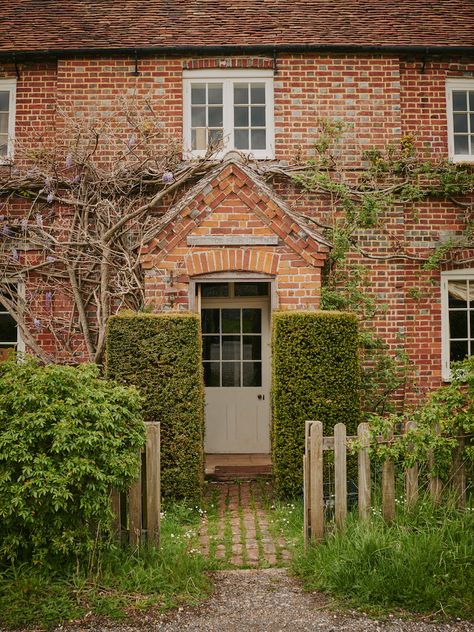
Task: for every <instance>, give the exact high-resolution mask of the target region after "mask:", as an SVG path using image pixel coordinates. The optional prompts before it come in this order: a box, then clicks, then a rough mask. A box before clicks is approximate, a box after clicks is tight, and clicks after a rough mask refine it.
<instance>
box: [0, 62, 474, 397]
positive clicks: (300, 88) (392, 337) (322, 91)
mask: <svg viewBox="0 0 474 632" xmlns="http://www.w3.org/2000/svg"><path fill="white" fill-rule="evenodd" d="M272 65H273V60H271V59H268V58H266V59H264V60H255V59H250V60H247V59H240V58H236V59H234V60H220V59H211V60H199V61H198V62H196V61H193V60H190V59H188V58H185V59H181V58H177V57H176V58H168V59H165V58H157V57H153V56H148V57H145V58H144V59H140V60H139V71H140V75H139V76H134V74H133V72H134V69H135V61H134V60H133V59H132V58H125V57H121V56H115V57H114V56H110V57H109V58H101V59H91V58H75V59H60V60H58V62H57V63H53V62H44V63H35V64H20V65H19V67H18V70H19V74H20V78H19V80H18V92H17V132H16V136H17V141H18V142H19V143H20V144H24V145H29V146H35V145H37V143H38V142H39V141H40V140H41V139H48V140H51V142H56V143H61V144H62V142H63V140H64V135H65V123H64V118H63V112H65V113H66V114H67V115H71V116H72V115H74V116H79V117H95V118H97V119H101V120H105V119H107V118H108V117H110V115H111V114H116V113H118V112H121V111H122V110H123V101H124V100H125V101H127V100H129V101H133V100H138V102H139V103H140V107H141V108H142V110H141V111H142V115H143V116H144V117H146V116H149V115H150V112H149V109H148V108H147V105H146V104H147V103H149V104H150V105H151V106H152V108H153V111H154V113H155V114H156V115H157V117H158V118H159V119H160V121H161V124H162V126H163V130H165V135H169V136H170V137H177V138H178V139H179V138H180V137H181V134H182V70H183V67H186V68H191V67H224V66H227V67H228V66H234V67H235V66H241V67H245V66H249V67H265V68H268V67H271V66H272ZM15 72H16V71H15V68H14V67H13V66H12V65H1V64H0V77H13V76H15ZM456 76H474V63H473V62H472V61H471V62H469V61H468V60H463V59H452V60H449V59H448V60H446V59H433V58H430V59H428V60H426V62H425V63H424V64H423V60H421V59H417V60H407V59H403V60H400V59H398V58H396V57H393V56H369V55H360V56H354V55H309V54H305V55H281V56H278V59H277V60H276V74H275V80H274V88H275V143H276V146H275V149H276V157H277V159H279V160H287V161H289V162H291V161H292V160H293V159H294V158H296V157H301V156H303V157H306V156H310V155H311V153H312V140H313V138H315V136H316V135H317V130H318V120H319V119H321V118H331V119H332V118H340V119H343V120H344V121H346V122H348V123H350V124H351V125H352V128H350V129H349V130H348V131H347V132H346V134H345V143H344V145H343V146H341V149H340V153H341V157H342V160H343V162H344V164H345V166H346V167H347V168H348V169H351V168H355V169H357V167H358V166H359V165H360V162H359V157H360V151H361V150H363V149H365V148H369V147H374V146H375V147H380V148H381V147H383V146H384V145H386V144H387V143H390V142H398V141H399V140H400V139H401V138H403V137H404V136H408V135H413V137H414V139H415V142H416V143H417V145H418V146H419V147H420V148H424V149H425V150H426V155H427V156H444V157H447V138H446V135H447V131H446V97H445V81H446V78H447V77H456ZM115 132H116V137H115V138H114V140H113V142H111V144H110V145H108V146H106V147H105V146H104V147H103V148H100V152H102V153H100V152H99V155H101V156H102V157H103V158H104V160H105V159H107V158H108V157H111V156H112V155H113V153H114V152H115V151H117V150H120V147H121V145H122V144H125V143H126V141H127V138H128V136H129V133H130V127H129V126H128V124H127V122H126V120H125V118H122V124H121V126H120V128H119V129H116V130H115ZM55 135H56V137H55ZM274 186H275V188H276V190H277V191H278V193H279V194H280V195H282V196H283V197H284V198H285V199H286V200H287V202H288V203H289V204H290V205H291V206H293V208H295V209H296V210H299V211H302V212H304V213H306V214H309V215H311V214H313V215H314V216H319V217H323V218H324V216H325V212H326V210H327V203H326V201H325V200H323V199H321V197H320V196H318V195H312V196H308V195H303V194H302V193H301V191H299V190H297V189H295V188H294V187H293V186H292V185H291V184H289V183H288V182H287V181H285V182H275V183H274ZM234 203H235V204H234ZM225 204H227V207H225V206H224V207H222V208H221V209H219V208H217V206H218V205H217V206H216V209H215V210H216V214H215V215H214V219H213V221H214V222H215V226H214V227H211V226H210V225H209V224H207V225H204V224H202V225H201V227H200V228H198V229H197V230H198V231H199V230H201V231H205V230H211V228H212V230H215V231H216V232H220V233H224V232H232V231H233V230H235V231H236V232H238V233H239V234H243V233H245V232H252V233H257V232H258V231H259V230H260V229H262V230H263V228H262V226H259V225H258V222H257V223H255V224H252V222H253V221H255V220H252V219H250V218H249V217H248V216H246V213H247V211H245V212H243V211H242V208H240V207H239V204H237V202H236V201H235V199H234V200H233V199H232V198H231V197H229V198H227V199H226V202H225ZM8 212H10V211H8ZM224 215H225V217H224ZM415 215H416V219H415ZM383 224H384V226H383V229H382V230H380V231H373V232H371V233H370V234H365V235H363V236H362V241H361V243H362V245H364V247H365V248H366V249H367V250H368V251H370V252H371V253H372V254H373V255H374V256H377V255H384V254H388V253H390V252H393V250H394V248H397V247H398V248H403V250H405V251H408V252H409V253H411V254H412V255H413V256H414V257H417V256H421V257H422V256H426V254H427V252H428V251H429V248H430V247H431V246H433V245H434V244H435V243H436V242H438V240H439V239H440V238H442V239H445V238H447V237H449V236H454V235H459V234H461V231H462V230H463V217H462V213H460V211H459V209H458V208H457V207H455V206H454V205H452V204H450V203H447V202H442V201H439V202H434V203H432V204H424V205H420V206H419V207H418V208H417V209H416V214H415V213H414V212H413V209H412V208H405V209H403V208H398V209H393V210H391V211H390V213H389V214H388V216H387V217H386V218H385V220H384V223H383ZM282 248H283V249H282V250H281V251H279V252H278V253H276V252H274V251H271V252H269V253H268V254H269V256H270V259H268V261H270V260H271V261H272V264H271V265H270V267H271V269H273V268H274V266H275V265H277V267H278V266H286V267H287V270H286V271H285V270H284V268H283V267H281V269H280V268H278V270H279V274H280V287H279V291H280V300H281V303H282V305H286V306H288V307H290V306H292V307H295V306H301V305H309V304H311V305H312V306H315V305H317V304H318V301H319V285H320V283H319V279H320V275H319V273H320V268H319V267H312V266H310V267H311V269H312V272H310V271H304V272H303V269H304V267H305V266H307V262H304V261H303V263H301V261H302V260H301V257H300V258H299V259H298V257H299V255H298V256H297V255H296V254H295V253H294V251H291V249H290V251H291V252H290V251H289V250H285V248H287V246H284V247H282ZM180 249H181V250H180ZM254 250H255V249H254ZM257 250H259V251H260V253H261V254H260V257H261V258H263V253H264V252H265V249H264V248H259V249H257ZM196 252H199V249H197V251H196ZM230 252H231V251H229V253H230ZM195 255H196V253H194V254H193V255H192V256H191V258H189V252H188V251H187V250H186V248H184V247H183V243H179V239H178V240H177V241H176V243H175V244H174V250H173V251H170V252H169V253H168V254H167V257H168V259H162V261H161V264H160V265H161V266H162V268H163V269H168V270H169V269H172V268H173V267H174V268H175V269H176V272H177V278H179V279H180V281H179V283H181V285H179V288H178V289H179V292H178V297H177V304H178V305H180V304H181V305H182V306H185V305H186V301H187V298H186V297H187V291H186V284H187V278H188V277H189V275H190V274H191V275H192V274H193V273H194V274H196V270H195V268H194V265H195V264H194V263H191V262H192V261H195V259H193V258H192V257H195ZM277 255H278V257H279V259H278V262H279V263H278V264H274V262H275V261H276V260H275V259H273V257H275V256H277ZM223 256H224V255H222V254H220V251H218V250H215V251H213V252H212V253H208V254H207V255H206V256H205V262H204V263H203V264H202V268H201V272H203V271H204V270H207V269H208V270H209V271H211V270H212V268H214V269H216V270H217V269H220V268H221V267H222V266H223V265H224V263H223V260H222V257H223ZM226 256H227V255H226ZM230 256H231V255H230V254H229V257H230ZM232 256H233V257H235V261H236V266H237V267H238V266H239V265H240V264H238V260H239V257H242V264H241V265H242V266H243V265H244V264H243V260H244V258H245V254H243V255H240V254H238V252H237V251H236V252H235V254H233V255H232ZM258 256H259V255H258V254H256V251H255V252H251V253H249V261H250V260H252V261H254V263H253V264H252V265H251V266H250V263H249V264H248V265H249V266H250V268H249V269H251V268H253V267H260V268H265V267H266V266H267V264H262V263H259V264H257V263H255V257H258ZM220 257H221V259H219V258H220ZM199 260H201V259H199ZM218 260H219V261H220V263H218ZM365 263H366V264H367V265H368V266H369V269H370V271H371V275H372V286H371V288H370V291H373V292H374V293H375V294H377V295H380V296H381V298H380V301H381V302H383V303H384V304H386V306H387V308H386V311H384V312H381V313H380V315H379V316H378V317H377V319H376V320H375V325H376V328H377V330H378V331H379V333H380V334H381V335H382V336H383V337H384V338H385V340H386V341H387V343H388V344H389V346H390V348H391V349H393V350H396V349H399V348H406V349H407V350H408V352H409V353H410V355H411V357H412V359H413V361H414V362H415V363H416V364H417V366H418V372H419V376H420V378H421V383H422V386H423V388H432V387H434V386H436V385H438V384H439V383H440V372H441V359H440V344H441V337H440V291H439V272H423V271H422V270H421V267H420V264H419V263H417V262H415V261H404V260H392V261H389V262H383V261H378V260H375V259H374V260H368V261H365ZM228 265H229V266H230V267H231V266H232V262H231V261H230V260H229V264H228ZM456 265H459V267H462V265H463V264H462V261H461V262H460V263H459V264H456ZM267 267H268V266H267ZM453 267H454V264H453ZM152 268H153V266H151V267H149V269H148V271H147V275H148V276H147V283H148V285H147V296H148V299H149V300H150V301H152V300H153V301H156V302H157V304H159V305H164V304H166V301H167V300H168V299H167V298H166V296H168V295H166V293H165V288H164V287H161V286H160V282H159V281H158V280H157V278H158V277H156V276H155V277H153V276H152V275H153V274H156V273H152V272H151V270H152ZM295 270H298V271H297V272H295ZM300 273H303V276H301V277H299V276H298V275H299V274H300ZM410 288H415V290H416V291H414V290H413V289H412V290H410ZM418 290H420V291H419V292H418ZM415 294H416V295H417V297H416V299H415V298H413V296H414V295H415ZM311 297H313V298H312V299H311ZM42 342H44V344H45V345H46V344H53V343H49V342H47V341H46V340H45V341H42Z"/></svg>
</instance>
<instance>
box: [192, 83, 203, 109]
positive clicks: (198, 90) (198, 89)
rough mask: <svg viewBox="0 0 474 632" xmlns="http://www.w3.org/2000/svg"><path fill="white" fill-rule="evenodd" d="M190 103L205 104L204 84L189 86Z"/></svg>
mask: <svg viewBox="0 0 474 632" xmlns="http://www.w3.org/2000/svg"><path fill="white" fill-rule="evenodd" d="M191 103H192V105H195V104H197V103H206V84H205V83H193V84H191Z"/></svg>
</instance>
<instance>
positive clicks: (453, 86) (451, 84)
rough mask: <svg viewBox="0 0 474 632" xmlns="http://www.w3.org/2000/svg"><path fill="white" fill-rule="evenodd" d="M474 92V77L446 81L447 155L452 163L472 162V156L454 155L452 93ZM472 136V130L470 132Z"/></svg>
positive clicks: (473, 157)
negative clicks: (458, 91)
mask: <svg viewBox="0 0 474 632" xmlns="http://www.w3.org/2000/svg"><path fill="white" fill-rule="evenodd" d="M457 90H460V91H463V90H465V91H469V90H474V77H462V78H461V77H459V78H456V79H447V80H446V113H447V118H448V155H449V159H450V160H451V161H452V162H474V154H455V153H454V118H453V92H455V91H457ZM471 134H474V130H471Z"/></svg>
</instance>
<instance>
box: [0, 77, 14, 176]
mask: <svg viewBox="0 0 474 632" xmlns="http://www.w3.org/2000/svg"><path fill="white" fill-rule="evenodd" d="M16 83H17V81H16V79H0V91H1V92H9V93H10V100H9V104H8V108H9V109H8V131H7V133H8V141H7V155H6V156H0V165H1V164H6V163H8V162H10V161H11V160H13V145H14V138H15V118H16Z"/></svg>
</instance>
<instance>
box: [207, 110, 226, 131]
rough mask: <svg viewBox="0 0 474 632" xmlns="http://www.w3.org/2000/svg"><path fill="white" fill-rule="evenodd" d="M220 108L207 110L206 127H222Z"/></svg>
mask: <svg viewBox="0 0 474 632" xmlns="http://www.w3.org/2000/svg"><path fill="white" fill-rule="evenodd" d="M223 124H224V123H223V120H222V107H213V108H211V107H210V108H209V110H208V125H209V127H222V125H223Z"/></svg>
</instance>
